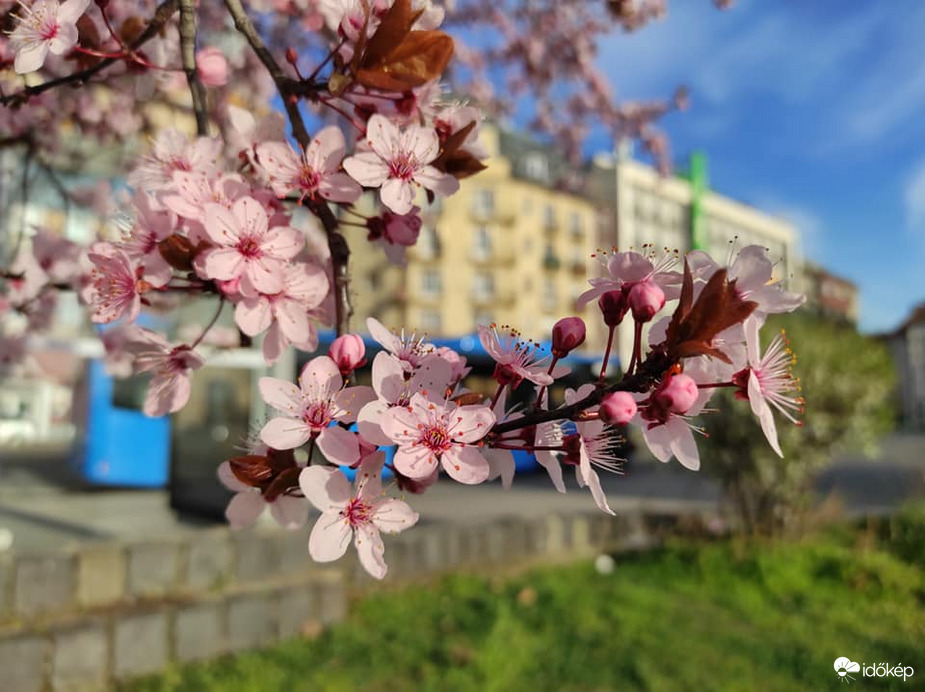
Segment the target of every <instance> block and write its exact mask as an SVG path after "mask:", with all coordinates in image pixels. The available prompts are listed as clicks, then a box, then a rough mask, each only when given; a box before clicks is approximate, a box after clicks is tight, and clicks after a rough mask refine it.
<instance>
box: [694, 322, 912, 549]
mask: <svg viewBox="0 0 925 692" xmlns="http://www.w3.org/2000/svg"><path fill="white" fill-rule="evenodd" d="M778 329H784V330H785V332H786V334H787V337H788V338H791V339H792V341H793V343H795V344H799V352H798V353H797V362H796V365H795V366H794V375H795V376H797V377H799V378H800V379H801V384H802V387H803V392H802V394H803V397H804V398H805V399H806V411H805V413H804V415H803V426H802V427H798V426H795V425H791V424H790V423H788V422H787V421H785V420H784V419H783V418H782V417H780V416H777V424H778V432H779V434H780V444H781V449H782V450H783V452H784V458H783V459H780V458H779V457H778V456H777V455H776V454H774V452H773V451H772V450H771V448H770V447H769V446H768V444H767V442H766V441H765V439H764V436H763V435H761V434H760V431H759V426H758V422H757V419H755V417H754V416H753V415H752V413H751V410H750V408H749V407H748V406H741V405H740V406H734V405H732V403H733V402H732V401H731V399H732V398H733V396H734V394H733V392H732V391H729V390H723V391H722V392H720V393H719V395H718V396H717V397H714V399H713V400H712V402H711V403H712V406H711V408H718V409H721V410H722V411H723V412H724V415H723V420H722V421H718V420H716V419H715V418H712V417H710V416H707V417H705V418H704V419H703V420H702V421H701V423H703V424H704V426H705V428H706V430H707V431H708V433H709V437H708V438H707V439H706V440H705V441H704V444H703V446H702V452H701V458H702V459H703V460H704V471H705V472H706V473H709V474H711V475H712V476H714V477H716V478H717V479H718V480H719V481H720V483H721V485H722V488H723V491H724V493H725V494H726V497H727V499H728V501H729V502H730V505H731V507H732V510H733V511H734V512H735V514H736V515H737V516H738V519H739V522H740V528H741V530H742V531H744V532H745V533H748V534H775V533H779V532H781V531H783V530H793V529H797V528H798V527H799V519H800V517H801V516H803V514H804V513H805V511H806V509H807V508H808V506H809V504H810V502H811V501H812V499H813V497H812V488H813V485H812V481H813V478H814V475H815V473H816V472H817V471H818V470H819V468H820V467H822V466H824V465H825V464H827V463H829V462H830V461H831V460H832V458H833V455H835V454H836V453H837V452H839V451H844V450H851V451H853V452H860V453H863V454H866V455H873V454H875V453H876V451H877V447H878V442H879V440H880V438H881V437H882V436H883V435H885V434H886V433H888V432H890V430H892V428H893V425H894V421H895V411H894V402H893V391H894V387H895V384H896V374H895V371H894V368H893V362H892V360H891V359H890V354H889V352H888V350H887V347H886V346H885V345H884V344H883V343H881V342H879V341H877V340H876V339H872V338H870V337H867V336H863V335H861V334H859V333H858V332H857V331H856V330H855V329H854V328H853V327H850V326H845V325H843V324H838V323H835V322H830V321H827V320H824V319H822V318H819V317H817V316H814V315H811V314H803V313H800V312H797V313H794V314H791V315H781V316H773V317H772V318H770V319H769V320H768V324H767V326H766V327H765V328H764V329H763V330H762V332H763V333H764V334H765V335H766V337H768V338H771V337H773V335H774V333H775V332H776V331H777V330H778Z"/></svg>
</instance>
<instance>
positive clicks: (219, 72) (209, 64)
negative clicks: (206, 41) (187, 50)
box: [196, 46, 228, 87]
mask: <svg viewBox="0 0 925 692" xmlns="http://www.w3.org/2000/svg"><path fill="white" fill-rule="evenodd" d="M196 70H197V71H198V72H199V80H200V81H201V82H202V83H203V84H204V85H205V86H207V87H221V86H225V85H226V84H227V83H228V61H227V60H226V59H225V56H224V55H223V54H222V51H221V50H219V49H218V48H215V47H214V46H210V47H208V48H203V49H202V50H200V51H199V52H198V53H196Z"/></svg>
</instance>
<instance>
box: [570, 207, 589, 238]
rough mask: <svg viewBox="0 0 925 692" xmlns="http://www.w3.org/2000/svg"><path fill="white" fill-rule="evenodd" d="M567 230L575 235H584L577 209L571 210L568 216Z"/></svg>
mask: <svg viewBox="0 0 925 692" xmlns="http://www.w3.org/2000/svg"><path fill="white" fill-rule="evenodd" d="M569 230H571V232H572V235H573V236H575V237H578V236H582V235H584V232H585V229H584V224H583V223H582V222H581V214H579V213H578V212H577V211H573V212H572V213H571V215H570V216H569Z"/></svg>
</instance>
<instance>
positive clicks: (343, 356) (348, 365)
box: [328, 334, 366, 377]
mask: <svg viewBox="0 0 925 692" xmlns="http://www.w3.org/2000/svg"><path fill="white" fill-rule="evenodd" d="M328 355H329V356H330V357H331V359H332V360H333V361H334V362H335V363H337V367H338V369H339V370H340V374H341V375H342V376H344V377H347V376H349V375H350V373H352V372H353V371H354V370H356V369H357V368H359V367H361V366H362V365H363V364H364V363H365V362H366V360H365V356H366V345H365V344H364V343H363V337H361V336H359V335H358V334H344V335H342V336H339V337H337V338H336V339H334V341H332V342H331V348H330V349H328Z"/></svg>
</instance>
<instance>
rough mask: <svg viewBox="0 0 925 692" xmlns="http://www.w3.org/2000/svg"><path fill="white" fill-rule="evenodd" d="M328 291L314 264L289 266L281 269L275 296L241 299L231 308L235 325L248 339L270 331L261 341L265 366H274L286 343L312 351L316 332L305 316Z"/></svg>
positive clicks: (315, 342) (307, 315) (244, 297)
mask: <svg viewBox="0 0 925 692" xmlns="http://www.w3.org/2000/svg"><path fill="white" fill-rule="evenodd" d="M328 290H329V283H328V275H327V274H326V273H325V272H324V270H323V269H321V268H320V267H318V266H316V265H314V264H307V263H299V264H291V265H289V266H288V267H286V268H285V269H284V285H283V290H281V291H280V292H279V293H274V294H269V295H268V294H264V293H257V294H254V295H252V296H248V295H244V296H242V297H241V299H240V301H239V302H238V304H237V305H236V306H235V311H234V317H235V322H236V323H237V325H238V326H239V327H240V328H241V331H242V332H244V333H245V334H247V335H248V336H256V335H257V334H260V333H261V332H263V331H266V330H267V329H272V330H274V333H273V334H268V335H267V338H266V339H264V349H263V353H264V357H265V359H266V361H267V363H274V362H275V361H276V360H277V359H278V358H279V357H280V355H281V354H282V351H283V350H285V349H286V348H287V347H288V346H289V344H295V345H296V347H297V348H300V349H302V350H303V351H313V350H314V349H315V348H316V347H317V346H318V333H317V330H316V329H315V325H314V324H313V323H312V321H311V319H310V318H309V317H310V313H311V311H312V310H314V309H315V308H317V307H318V306H320V305H321V303H322V302H323V301H324V299H325V297H326V296H327V294H328Z"/></svg>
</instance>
